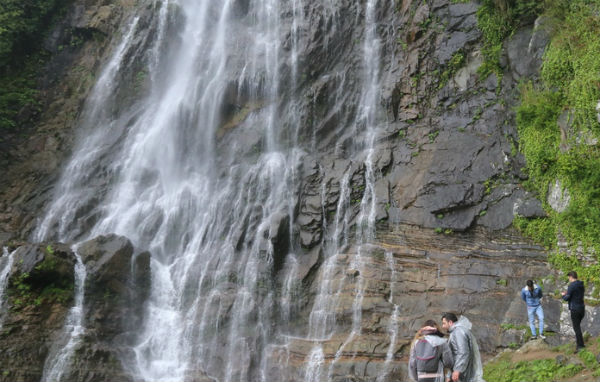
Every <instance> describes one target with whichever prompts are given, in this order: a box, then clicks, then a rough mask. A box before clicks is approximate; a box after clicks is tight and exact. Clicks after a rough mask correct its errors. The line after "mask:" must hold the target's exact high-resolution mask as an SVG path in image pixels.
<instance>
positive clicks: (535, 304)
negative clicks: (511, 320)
mask: <svg viewBox="0 0 600 382" xmlns="http://www.w3.org/2000/svg"><path fill="white" fill-rule="evenodd" d="M542 297H543V293H542V288H540V286H539V285H537V284H534V283H533V281H532V280H527V283H526V285H525V287H524V288H523V289H521V299H523V301H525V304H527V317H528V318H529V327H530V328H531V335H532V337H531V339H533V340H535V339H536V338H537V334H536V331H535V316H536V315H537V318H538V321H539V323H540V338H541V339H545V338H546V337H544V309H542V304H541V301H540V300H541V299H542Z"/></svg>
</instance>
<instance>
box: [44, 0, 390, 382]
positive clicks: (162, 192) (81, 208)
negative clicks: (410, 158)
mask: <svg viewBox="0 0 600 382" xmlns="http://www.w3.org/2000/svg"><path fill="white" fill-rule="evenodd" d="M382 1H383V0H382ZM142 3H144V4H141V5H140V9H139V12H138V14H136V15H134V16H133V17H132V18H131V20H130V21H129V23H128V27H127V29H126V31H125V33H124V34H123V36H122V38H121V40H120V41H119V42H118V43H117V44H116V46H115V50H114V53H113V55H112V56H111V58H110V59H109V60H108V61H107V64H106V66H105V67H104V69H103V71H102V73H101V75H100V76H99V80H98V83H97V84H96V85H95V87H94V89H93V90H92V93H91V95H90V97H88V100H87V101H86V105H85V109H84V113H83V115H82V118H81V120H80V127H79V129H80V131H81V133H80V137H79V138H78V141H77V144H76V147H75V149H74V154H73V157H72V158H71V159H70V161H69V163H68V164H67V165H66V167H65V169H64V171H63V173H62V176H61V179H60V180H59V182H58V184H57V185H56V188H55V189H56V196H55V197H54V199H53V200H52V202H51V203H50V204H49V206H48V207H47V210H46V213H45V215H44V216H43V217H42V218H41V219H40V221H39V224H38V226H37V230H36V232H35V235H34V236H35V239H36V240H38V241H42V240H48V239H51V238H54V239H58V240H61V241H81V240H85V239H89V238H92V237H95V236H98V235H102V234H108V233H116V234H119V235H123V236H126V237H128V238H129V239H130V240H131V241H132V242H133V244H134V246H135V247H136V248H138V249H140V250H148V251H149V252H150V253H151V254H152V258H151V263H150V267H151V272H152V283H151V289H150V294H149V298H148V301H147V302H146V305H145V307H144V309H145V310H144V312H145V313H144V323H143V325H142V327H141V328H140V329H139V332H138V333H137V338H136V339H135V340H134V341H133V342H132V343H131V347H132V349H133V353H134V356H133V357H132V360H131V359H128V360H125V361H124V363H125V367H126V368H127V372H129V373H130V374H131V376H132V377H133V378H134V379H135V380H139V381H153V382H161V381H175V380H181V381H183V380H194V379H200V378H203V377H204V376H210V378H214V379H215V380H219V381H222V382H233V381H235V382H249V381H257V380H261V381H262V380H264V381H267V380H269V377H268V374H269V372H268V369H269V367H270V365H271V363H270V361H269V360H270V359H271V358H277V357H278V356H279V355H280V354H281V357H283V358H285V357H288V358H287V360H289V339H290V338H291V336H292V334H294V335H297V334H298V332H297V331H295V332H294V333H292V330H291V328H289V326H286V325H287V323H285V324H280V323H279V322H278V321H279V320H281V319H283V320H286V319H289V318H290V316H291V314H292V312H293V311H294V309H296V307H295V305H294V304H295V302H294V301H293V299H294V298H296V296H295V294H294V288H295V285H297V284H296V282H297V281H298V280H296V279H295V278H297V277H300V276H298V275H299V267H300V265H299V262H300V260H299V258H300V255H299V253H300V252H301V251H302V250H303V249H302V248H301V247H300V245H299V239H298V237H297V230H296V228H295V227H296V226H295V224H296V222H295V219H296V213H297V203H298V199H299V197H300V191H299V190H300V182H301V180H300V168H301V167H302V164H303V160H304V158H305V157H306V156H307V155H309V154H310V153H315V152H318V151H319V150H320V143H319V139H320V138H319V137H318V135H317V132H316V130H315V129H316V128H315V126H316V125H317V124H316V123H315V122H314V121H311V120H310V118H306V117H307V116H306V115H304V114H303V113H306V111H307V110H308V106H307V105H309V104H311V102H312V103H314V104H316V103H317V102H318V101H317V99H316V98H315V99H313V100H310V99H309V100H307V97H305V96H303V95H301V94H300V89H301V87H302V86H303V83H304V82H305V81H306V78H307V76H309V75H310V73H307V72H306V71H305V69H304V66H303V65H304V64H305V63H306V62H307V57H305V56H304V52H303V49H304V48H305V47H306V46H307V44H308V42H307V40H308V38H309V31H308V30H307V28H308V26H307V17H308V15H307V14H306V12H307V8H308V7H309V4H308V2H306V1H304V0H289V1H287V2H282V1H281V0H248V1H239V0H223V1H214V0H163V1H160V0H154V1H151V0H147V1H145V2H142ZM341 6H343V4H338V2H335V1H331V0H328V1H326V2H325V4H323V6H322V7H316V8H314V9H316V10H318V11H319V12H322V13H323V15H322V17H323V19H324V20H325V21H326V22H325V24H324V25H328V23H331V27H330V29H329V30H328V32H327V36H326V37H325V38H324V42H323V50H324V52H327V51H328V50H329V49H330V48H331V47H332V41H330V39H331V38H332V35H335V33H338V30H339V31H341V30H342V28H341V23H342V22H344V20H342V17H341V15H342V12H341V11H340V9H339V7H341ZM377 6H378V2H377V1H375V0H368V1H367V2H366V4H365V8H363V5H360V6H358V8H357V9H358V10H359V11H360V13H361V14H362V13H364V15H365V19H362V18H359V17H357V18H356V20H351V22H353V23H356V24H357V28H358V27H359V26H360V28H362V27H363V26H364V32H363V36H362V42H361V46H362V48H361V55H362V56H363V57H362V58H361V60H360V62H359V63H358V65H357V66H358V67H359V69H356V71H357V72H356V73H354V72H353V73H352V74H347V73H346V72H345V70H341V69H340V67H339V66H338V67H336V66H335V65H331V66H329V65H327V66H326V69H325V70H326V73H323V75H322V77H321V80H322V81H331V83H332V84H334V85H333V87H332V89H331V93H332V94H331V95H330V97H329V98H328V100H329V101H328V102H331V104H332V105H331V113H335V114H339V115H341V117H340V123H345V122H348V123H349V124H351V125H352V126H353V127H354V131H352V132H350V136H351V137H352V138H353V139H354V138H356V142H355V143H356V144H355V145H354V147H353V148H352V150H354V151H353V152H352V153H351V154H356V157H357V158H359V159H357V160H354V161H353V162H352V163H348V164H346V165H344V164H340V165H341V166H343V168H340V169H339V170H340V171H341V173H343V177H342V179H341V181H340V182H339V197H338V199H337V202H336V207H335V208H336V212H335V216H334V217H333V218H332V219H328V217H327V214H326V213H324V214H323V215H324V219H323V224H322V230H323V232H324V234H323V238H322V243H321V246H322V248H323V255H322V256H323V264H322V265H321V268H320V270H319V274H318V276H317V279H318V281H316V282H317V292H316V296H315V298H314V301H313V303H312V306H311V307H310V310H311V313H310V316H309V319H308V323H307V326H308V327H307V328H305V329H306V333H302V334H303V335H306V338H304V340H306V341H309V342H311V343H312V344H313V346H312V349H311V351H310V354H308V356H307V369H306V370H302V372H301V374H303V376H302V378H305V379H306V380H310V381H312V380H314V381H317V380H322V378H323V376H325V375H326V374H325V373H326V370H327V365H326V359H325V353H324V349H323V346H322V342H323V341H326V340H328V339H329V338H330V337H331V336H332V335H334V334H340V333H339V330H340V329H341V327H340V326H339V323H338V322H337V308H338V307H339V306H340V295H341V293H342V291H343V289H344V287H346V286H349V285H350V286H351V287H352V288H354V290H355V299H354V301H353V303H352V310H353V315H352V332H351V334H350V336H349V337H347V339H346V341H345V343H349V342H351V341H352V339H353V338H354V336H356V335H359V334H360V331H361V321H362V315H361V305H362V297H363V293H364V289H365V284H366V282H365V279H364V276H363V268H364V266H365V263H364V256H366V253H367V252H368V243H369V242H370V241H372V240H373V238H374V223H375V205H376V197H375V191H374V183H375V179H376V177H377V174H376V173H375V170H374V164H373V153H374V150H373V146H374V144H375V142H376V140H377V124H378V123H379V121H378V119H379V115H378V114H379V109H378V105H379V92H378V88H379V81H380V78H379V77H380V76H379V57H380V43H379V40H378V39H379V37H378V35H377V22H378V21H377V16H376V13H377V12H376V10H377ZM148 9H151V10H153V11H152V14H151V15H150V16H149V15H148V14H147V13H144V12H148ZM142 21H143V22H142ZM142 25H145V27H144V29H142V27H141V26H142ZM323 33H325V32H323ZM132 57H133V58H135V57H138V58H139V60H137V61H136V60H134V59H133V58H132ZM140 66H141V69H143V70H144V71H147V72H148V74H149V76H148V78H149V81H148V82H149V83H148V89H147V91H145V92H144V93H143V94H140V95H138V97H137V98H136V99H135V100H133V101H131V100H129V101H127V100H123V102H120V99H119V97H120V96H119V94H120V93H119V89H120V87H119V86H120V81H126V79H127V78H131V77H132V76H131V73H132V72H134V71H136V70H141V69H140ZM355 77H356V78H357V80H356V81H355V80H354V78H355ZM356 82H358V83H359V85H358V87H359V91H358V92H357V94H356V96H355V95H353V94H352V93H353V90H354V89H353V86H355V83H356ZM123 86H125V85H123ZM125 101H127V102H125ZM349 102H355V103H358V104H359V106H358V107H357V108H353V107H348V106H347V105H345V104H346V103H349ZM345 114H348V115H345ZM311 128H312V129H313V130H312V131H311ZM223 137H226V138H227V140H225V139H222V138H223ZM307 138H308V139H307ZM338 149H340V148H339V147H337V146H336V148H335V150H336V151H337V150H338ZM340 150H341V149H340ZM357 167H358V168H364V174H365V175H364V192H363V195H362V196H361V197H360V205H359V206H357V204H356V203H354V204H353V203H352V200H351V194H352V192H353V190H352V189H351V178H352V176H353V171H354V170H356V168H357ZM321 170H322V171H324V170H323V169H321ZM324 190H325V183H323V196H322V200H325V195H324V194H325V191H324ZM357 207H358V208H359V211H358V214H357V211H356V208H357ZM353 226H356V231H353ZM354 243H357V244H356V245H354ZM344 252H351V253H344ZM79 263H80V260H78V264H79ZM353 270H355V271H357V276H356V277H355V278H354V279H351V278H349V277H348V273H349V272H351V271H353ZM280 272H284V275H283V276H277V275H279V273H280ZM274 276H276V277H274ZM352 283H353V284H352ZM78 285H83V284H78ZM78 288H79V287H78ZM77 293H79V289H78V292H77ZM81 304H83V301H81ZM76 306H77V304H76ZM72 312H75V308H73V310H72ZM77 320H80V318H77V317H74V318H71V315H70V316H69V319H68V320H67V321H68V322H67V327H72V328H73V329H72V330H71V334H72V336H71V339H75V338H77V337H78V335H79V334H80V333H79V332H77V330H83V327H82V322H81V321H77ZM77 322H79V323H77ZM76 328H79V329H77V330H76ZM336 331H338V332H337V333H336ZM70 343H71V341H69V343H68V344H67V346H66V347H65V349H66V350H65V349H63V350H64V352H61V353H59V354H63V353H64V354H67V355H65V356H64V360H62V358H61V357H62V356H57V357H54V358H53V359H52V360H48V361H47V364H48V365H50V363H52V364H53V366H52V367H50V366H48V371H45V380H49V379H48V378H50V376H53V377H54V376H57V375H58V376H59V375H61V374H64V373H66V368H68V358H69V357H70V353H69V352H70V351H71V350H70V349H72V348H70V347H69V344H70ZM344 348H345V346H342V348H340V350H339V351H338V353H339V354H338V356H341V355H342V352H343V351H344ZM286 354H287V355H286ZM283 358H282V359H283ZM336 358H339V357H336ZM285 362H287V361H285ZM333 363H335V361H334V362H333ZM333 363H332V365H333ZM286 364H287V363H286ZM332 365H330V366H332ZM329 370H331V368H330V369H329Z"/></svg>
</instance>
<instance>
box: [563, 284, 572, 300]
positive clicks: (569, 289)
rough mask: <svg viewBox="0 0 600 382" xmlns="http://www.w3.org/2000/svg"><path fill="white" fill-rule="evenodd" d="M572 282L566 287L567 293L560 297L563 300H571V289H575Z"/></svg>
mask: <svg viewBox="0 0 600 382" xmlns="http://www.w3.org/2000/svg"><path fill="white" fill-rule="evenodd" d="M573 284H574V283H570V284H569V287H568V288H567V293H565V294H563V296H562V299H563V300H565V301H570V300H571V296H573V290H574V289H575V288H574V286H573Z"/></svg>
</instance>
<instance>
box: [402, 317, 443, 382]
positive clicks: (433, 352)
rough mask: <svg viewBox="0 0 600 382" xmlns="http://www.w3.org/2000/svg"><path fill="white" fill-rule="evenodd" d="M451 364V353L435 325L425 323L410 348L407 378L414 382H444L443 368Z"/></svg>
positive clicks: (433, 322)
mask: <svg viewBox="0 0 600 382" xmlns="http://www.w3.org/2000/svg"><path fill="white" fill-rule="evenodd" d="M453 364H454V358H453V357H452V351H451V350H450V346H449V345H448V341H447V340H446V338H444V334H443V333H442V332H441V331H440V329H439V327H438V325H437V323H436V322H435V321H433V320H427V321H425V323H424V324H423V327H422V328H421V329H419V330H418V331H417V334H416V335H415V339H414V340H413V342H412V344H411V346H410V357H409V360H408V376H409V377H410V379H411V380H412V381H415V382H444V368H451V367H452V365H453Z"/></svg>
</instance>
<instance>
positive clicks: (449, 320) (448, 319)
mask: <svg viewBox="0 0 600 382" xmlns="http://www.w3.org/2000/svg"><path fill="white" fill-rule="evenodd" d="M456 321H458V318H457V317H456V314H454V313H450V312H447V313H444V314H442V328H444V330H450V328H451V327H452V325H454V323H455V322H456Z"/></svg>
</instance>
